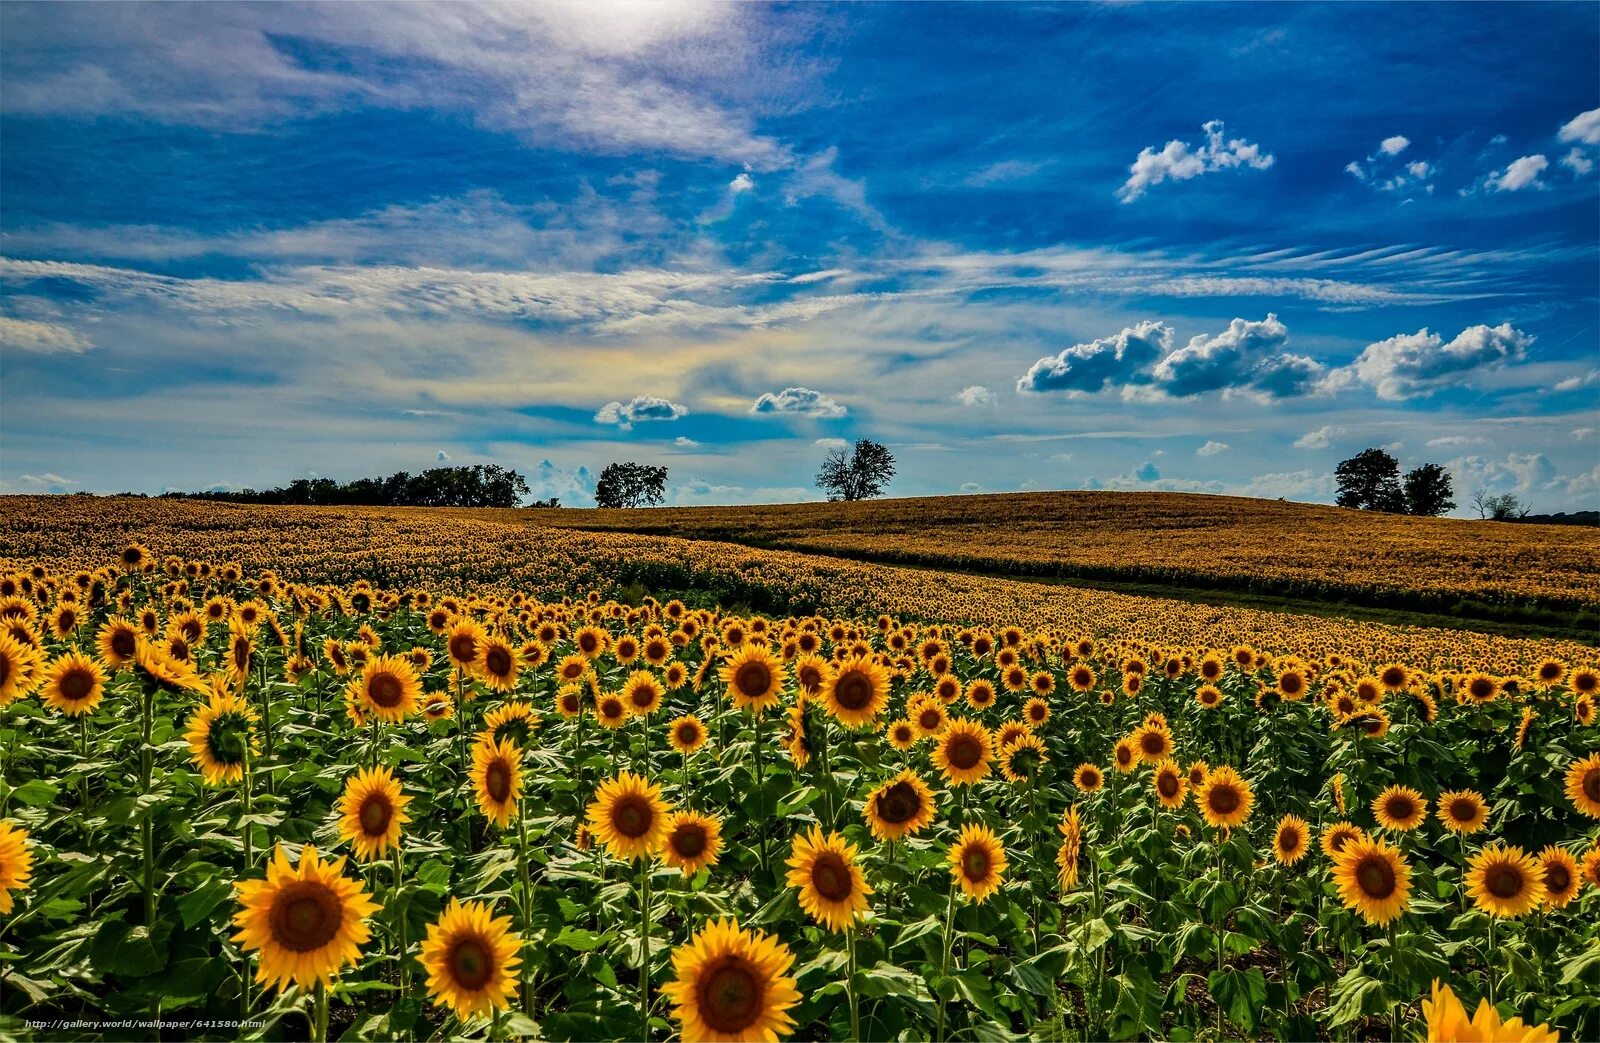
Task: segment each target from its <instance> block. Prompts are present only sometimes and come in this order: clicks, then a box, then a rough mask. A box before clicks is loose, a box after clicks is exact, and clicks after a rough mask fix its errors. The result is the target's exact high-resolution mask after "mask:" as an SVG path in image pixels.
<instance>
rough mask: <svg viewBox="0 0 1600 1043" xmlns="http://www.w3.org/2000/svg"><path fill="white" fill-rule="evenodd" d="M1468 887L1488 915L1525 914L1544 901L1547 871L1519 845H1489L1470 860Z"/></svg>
mask: <svg viewBox="0 0 1600 1043" xmlns="http://www.w3.org/2000/svg"><path fill="white" fill-rule="evenodd" d="M1466 886H1467V894H1469V895H1471V896H1472V897H1473V898H1474V899H1475V900H1476V901H1477V903H1478V908H1479V909H1482V910H1483V911H1484V912H1486V913H1488V914H1489V915H1491V916H1504V917H1516V916H1522V915H1523V914H1524V913H1528V912H1531V911H1532V910H1533V909H1535V908H1536V907H1537V906H1538V905H1539V903H1540V902H1542V901H1544V870H1543V867H1541V866H1540V864H1539V860H1538V859H1536V858H1534V857H1533V856H1531V855H1526V854H1523V852H1522V849H1521V848H1520V847H1508V846H1506V845H1505V844H1500V843H1494V844H1489V845H1487V846H1485V847H1484V848H1483V849H1482V850H1480V851H1479V852H1478V853H1477V854H1475V855H1473V856H1472V859H1471V861H1469V862H1468V863H1467V876H1466Z"/></svg>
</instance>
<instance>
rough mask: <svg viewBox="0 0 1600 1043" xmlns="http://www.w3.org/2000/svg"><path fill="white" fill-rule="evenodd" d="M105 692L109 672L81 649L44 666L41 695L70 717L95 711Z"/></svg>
mask: <svg viewBox="0 0 1600 1043" xmlns="http://www.w3.org/2000/svg"><path fill="white" fill-rule="evenodd" d="M105 694H106V673H105V671H104V670H102V669H101V668H100V664H99V663H97V662H95V661H94V660H93V659H90V658H89V657H88V656H86V655H84V654H83V653H81V652H68V653H66V654H65V655H61V656H57V657H56V658H55V659H53V660H51V661H50V665H49V666H47V667H46V668H45V677H44V687H43V688H41V689H40V690H39V698H40V700H41V701H43V703H44V704H45V705H46V706H52V707H54V708H56V709H57V710H60V711H61V712H62V713H64V714H66V715H67V716H68V717H80V716H82V715H83V714H86V713H93V712H94V708H95V707H96V706H99V705H100V701H101V700H102V699H104V698H105Z"/></svg>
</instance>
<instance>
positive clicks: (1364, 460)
mask: <svg viewBox="0 0 1600 1043" xmlns="http://www.w3.org/2000/svg"><path fill="white" fill-rule="evenodd" d="M1334 479H1335V480H1336V481H1337V482H1338V483H1339V494H1338V496H1336V497H1335V498H1334V502H1335V503H1337V504H1338V505H1339V506H1340V507H1355V508H1357V509H1359V510H1363V511H1383V512H1385V513H1388V514H1415V515H1420V516H1423V517H1437V516H1438V515H1441V514H1443V513H1445V512H1446V511H1451V510H1454V509H1455V506H1456V501H1455V483H1454V482H1453V481H1452V480H1451V478H1450V472H1449V471H1446V470H1445V469H1444V468H1443V467H1441V466H1439V465H1438V464H1423V465H1421V466H1420V467H1415V468H1413V469H1412V470H1410V471H1407V472H1406V473H1405V476H1404V477H1401V474H1400V461H1398V460H1396V459H1395V458H1394V457H1393V456H1391V455H1389V454H1388V453H1386V452H1384V451H1383V450H1382V449H1364V450H1362V451H1361V452H1359V453H1357V454H1356V455H1355V456H1352V457H1351V458H1350V459H1348V460H1344V461H1342V462H1340V464H1339V467H1338V469H1337V470H1335V471H1334ZM1472 506H1473V508H1474V509H1475V510H1476V511H1477V512H1478V517H1479V518H1483V519H1485V520H1490V521H1522V520H1523V519H1525V518H1527V517H1528V514H1529V512H1530V511H1531V510H1532V507H1531V506H1530V505H1528V504H1525V503H1523V502H1522V500H1520V499H1519V498H1518V497H1517V494H1516V493H1501V494H1500V495H1498V496H1496V495H1494V494H1493V493H1491V492H1489V491H1488V490H1487V489H1479V490H1477V491H1476V492H1475V493H1473V494H1472Z"/></svg>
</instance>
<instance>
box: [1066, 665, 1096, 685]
mask: <svg viewBox="0 0 1600 1043" xmlns="http://www.w3.org/2000/svg"><path fill="white" fill-rule="evenodd" d="M1099 683H1100V678H1098V677H1096V676H1095V672H1094V669H1093V668H1092V667H1090V666H1089V664H1088V663H1078V664H1077V665H1075V666H1074V667H1073V668H1072V669H1071V670H1068V671H1067V684H1068V685H1070V686H1071V687H1072V690H1073V691H1074V692H1087V691H1091V690H1092V689H1093V688H1094V686H1095V685H1096V684H1099Z"/></svg>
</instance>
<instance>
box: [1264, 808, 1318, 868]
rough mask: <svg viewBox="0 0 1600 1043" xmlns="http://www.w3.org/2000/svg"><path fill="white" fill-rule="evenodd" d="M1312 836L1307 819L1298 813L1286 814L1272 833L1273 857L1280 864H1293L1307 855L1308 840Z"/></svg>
mask: <svg viewBox="0 0 1600 1043" xmlns="http://www.w3.org/2000/svg"><path fill="white" fill-rule="evenodd" d="M1310 836H1311V827H1310V826H1309V825H1307V824H1306V820H1305V819H1303V818H1300V817H1299V816H1297V815H1285V816H1283V818H1281V819H1279V820H1278V828H1277V830H1276V831H1275V832H1274V833H1273V834H1272V857H1273V858H1275V859H1277V860H1278V863H1279V864H1280V865H1286V866H1292V865H1294V864H1295V863H1296V862H1298V861H1300V860H1301V859H1302V858H1304V857H1306V849H1307V847H1308V840H1309V838H1310Z"/></svg>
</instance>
